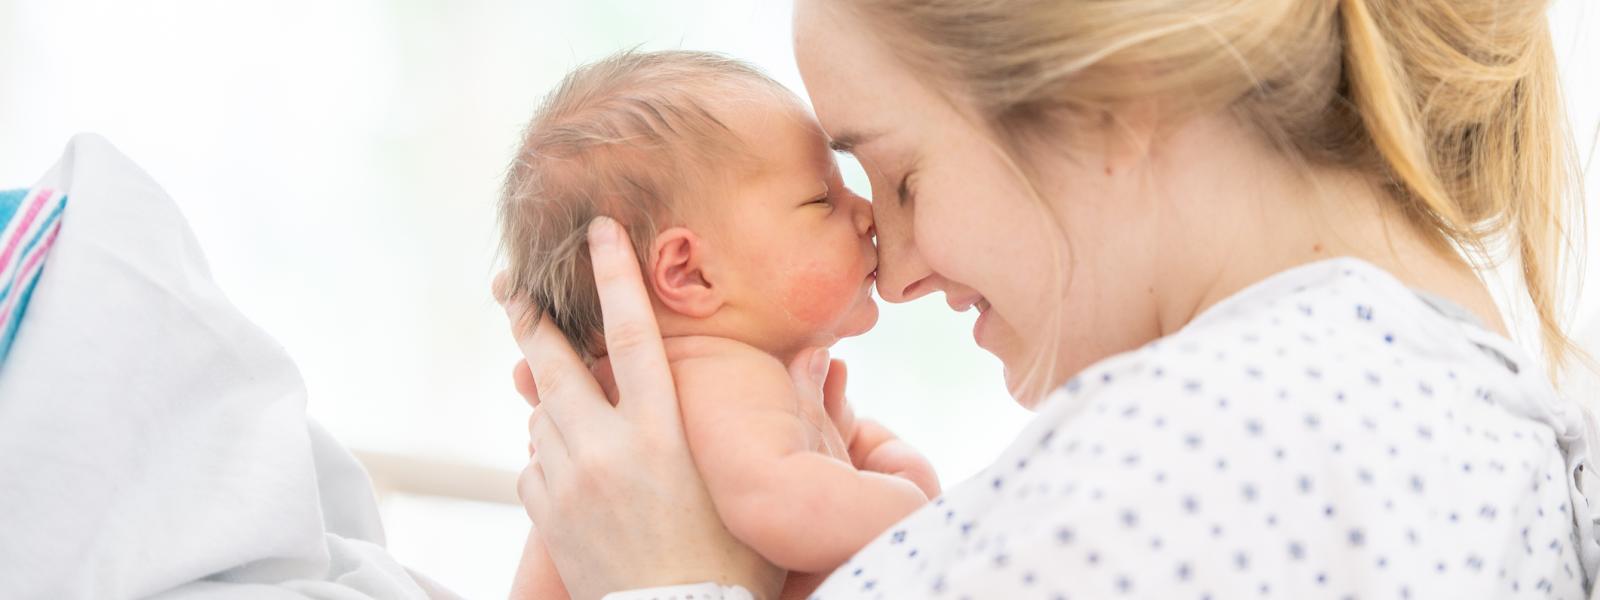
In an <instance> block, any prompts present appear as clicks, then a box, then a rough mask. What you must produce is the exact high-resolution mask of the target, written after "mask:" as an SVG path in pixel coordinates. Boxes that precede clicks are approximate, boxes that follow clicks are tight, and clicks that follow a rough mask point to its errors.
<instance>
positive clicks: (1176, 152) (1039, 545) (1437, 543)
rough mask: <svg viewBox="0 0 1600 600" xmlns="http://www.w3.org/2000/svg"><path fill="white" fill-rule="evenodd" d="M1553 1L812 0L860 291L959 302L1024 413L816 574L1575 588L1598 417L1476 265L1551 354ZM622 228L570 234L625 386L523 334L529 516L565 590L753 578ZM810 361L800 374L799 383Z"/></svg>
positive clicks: (798, 30) (1306, 588)
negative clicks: (1522, 285)
mask: <svg viewBox="0 0 1600 600" xmlns="http://www.w3.org/2000/svg"><path fill="white" fill-rule="evenodd" d="M1543 10H1544V3H1543V2H1533V1H1528V2H1504V1H1495V0H1481V1H1480V0H1469V1H1455V0H1449V1H1447V0H1425V1H1419V0H1406V1H1401V0H1339V1H1337V2H1334V1H1326V2H1259V3H1248V4H1244V5H1241V4H1240V3H1238V2H1231V1H1228V2H1224V1H1203V2H1183V3H1158V2H1147V1H1134V0H1126V1H1103V0H1102V1H1096V2H1084V1H1073V2H1055V1H1051V2H1036V1H1028V0H1012V1H1003V2H981V3H980V2H961V1H957V0H945V1H936V2H926V1H912V0H860V1H857V2H842V1H840V0H799V1H798V2H797V7H796V12H795V45H796V58H797V60H798V62H799V64H800V68H801V72H802V75H803V77H804V79H805V82H806V87H807V89H808V92H809V93H810V95H811V98H812V100H813V104H814V106H815V108H816V111H817V115H818V117H819V119H820V120H821V122H822V124H823V126H824V128H825V129H826V130H827V132H828V133H829V135H830V136H832V137H833V138H834V140H835V144H836V145H837V146H838V148H839V149H841V150H844V151H847V152H851V153H853V154H855V155H856V156H857V157H858V158H859V160H860V162H861V164H862V166H863V167H864V168H865V169H866V171H867V173H868V176H869V178H870V180H871V183H872V188H873V200H874V203H873V206H874V215H875V218H876V219H877V228H878V245H879V256H880V267H879V274H878V276H879V280H878V286H879V290H880V292H881V294H882V296H883V297H884V298H885V299H886V300H889V301H892V302H904V301H908V300H911V299H914V298H917V297H920V296H923V295H926V294H930V293H933V292H943V293H944V294H945V295H946V297H947V300H948V301H949V303H950V304H951V306H952V307H957V308H965V307H968V306H973V305H976V306H977V307H978V308H979V309H980V310H981V311H982V312H983V314H982V316H980V318H979V320H978V323H977V325H976V327H975V329H974V338H975V341H976V342H977V343H978V344H979V345H980V346H982V347H984V348H985V349H988V350H989V351H991V352H993V353H994V354H995V355H997V356H998V357H999V358H1000V359H1001V360H1002V361H1003V362H1004V363H1005V365H1006V367H1007V375H1006V378H1007V383H1008V386H1009V388H1010V389H1011V391H1012V393H1013V395H1014V396H1015V397H1016V399H1017V401H1018V402H1020V403H1022V404H1023V405H1025V406H1027V407H1029V408H1032V409H1034V410H1035V411H1036V412H1037V413H1038V415H1037V417H1036V418H1035V420H1034V422H1033V423H1032V424H1031V425H1030V426H1029V427H1028V428H1027V429H1026V430H1025V431H1024V432H1023V433H1022V434H1021V435H1020V436H1019V437H1018V439H1017V440H1016V442H1015V443H1014V444H1013V445H1012V447H1011V448H1009V449H1008V450H1007V451H1006V452H1005V453H1004V454H1002V456H1001V458H1000V459H999V460H997V461H996V462H995V463H994V464H993V465H992V466H990V467H989V468H988V469H987V470H985V471H984V472H983V473H982V474H981V475H980V476H978V477H976V478H974V479H973V480H972V481H968V482H966V483H964V484H963V485H961V486H959V487H957V488H955V489H952V490H950V491H949V492H947V493H946V495H945V496H944V497H942V498H940V499H939V500H937V501H935V502H934V503H933V504H932V505H930V506H928V507H925V508H924V509H923V510H922V511H919V512H918V513H916V514H914V515H912V516H911V517H910V518H908V519H907V520H906V521H904V522H902V523H901V524H900V525H899V526H897V527H896V528H895V529H893V530H892V531H890V532H886V533H885V535H884V536H882V537H880V538H879V539H878V540H877V541H876V542H874V543H873V544H871V545H869V546H868V547H867V548H865V549H863V550H862V551H861V552H860V553H859V554H858V555H857V556H856V557H855V558H854V559H852V561H851V562H850V563H849V564H847V565H846V566H844V567H843V568H841V569H839V570H838V571H836V572H835V573H834V574H833V576H832V577H831V578H829V579H828V580H827V581H826V582H825V583H824V584H823V585H822V586H821V587H820V588H819V589H818V590H817V592H816V595H817V596H819V597H823V598H858V597H860V598H868V597H883V598H912V597H938V596H945V597H952V598H959V597H975V598H976V597H995V598H1024V597H1041V598H1054V597H1073V598H1082V597H1107V596H1114V595H1118V594H1124V595H1137V596H1149V597H1193V598H1206V597H1217V598H1226V597H1239V596H1243V595H1245V594H1249V595H1252V596H1274V595H1284V596H1288V597H1347V596H1348V597H1398V598H1407V597H1412V598H1444V597H1448V598H1468V597H1496V598H1498V597H1507V596H1512V595H1516V594H1521V593H1526V594H1532V595H1540V596H1555V597H1584V596H1585V595H1586V593H1587V590H1588V589H1589V585H1590V583H1589V581H1590V579H1591V578H1592V577H1593V576H1594V574H1595V568H1596V565H1597V561H1600V546H1596V545H1595V541H1594V540H1595V536H1594V528H1593V521H1592V520H1591V519H1590V517H1589V514H1590V511H1589V507H1588V502H1587V501H1586V500H1585V498H1584V496H1583V494H1582V493H1581V492H1582V490H1581V489H1580V487H1587V486H1580V485H1579V484H1580V483H1581V480H1583V479H1584V478H1586V477H1587V476H1586V475H1582V474H1581V472H1582V466H1583V464H1584V463H1585V462H1586V461H1587V460H1588V458H1587V454H1586V453H1587V450H1586V443H1590V442H1588V439H1587V438H1588V437H1589V436H1586V435H1584V429H1585V427H1586V418H1585V417H1584V416H1583V413H1582V411H1581V410H1580V409H1579V407H1578V406H1577V405H1575V404H1563V403H1562V402H1561V401H1560V400H1558V398H1557V396H1556V395H1555V392H1554V391H1553V389H1552V387H1551V386H1550V384H1549V382H1548V381H1547V379H1546V377H1547V374H1546V373H1544V372H1542V371H1543V370H1542V369H1540V368H1538V367H1537V366H1535V365H1536V364H1537V363H1535V362H1534V361H1533V360H1530V359H1529V358H1528V357H1526V356H1524V355H1523V354H1522V353H1521V352H1520V351H1519V350H1518V349H1517V348H1516V347H1515V345H1513V344H1512V343H1511V342H1509V341H1508V340H1507V339H1506V336H1507V330H1506V327H1505V325H1504V324H1503V323H1502V322H1501V320H1500V318H1499V310H1498V308H1497V307H1496V305H1495V303H1494V301H1493V300H1492V299H1491V298H1490V296H1489V294H1488V292H1487V290H1486V289H1485V287H1484V285H1483V284H1482V282H1481V280H1480V279H1479V277H1478V271H1477V270H1476V269H1475V268H1474V264H1475V262H1474V261H1487V260H1488V259H1489V258H1491V250H1492V249H1496V248H1504V249H1507V250H1509V251H1510V252H1513V253H1514V255H1515V256H1516V257H1517V258H1518V259H1519V260H1520V261H1521V265H1522V271H1523V274H1524V275H1525V279H1526V286H1527V287H1526V291H1527V294H1528V298H1529V299H1530V300H1531V302H1532V305H1533V306H1534V308H1535V309H1536V312H1537V314H1538V317H1539V323H1540V326H1541V327H1540V330H1541V333H1542V335H1543V341H1544V347H1545V350H1546V352H1547V354H1548V355H1549V358H1550V360H1551V364H1560V363H1561V361H1562V360H1563V359H1564V358H1565V357H1566V356H1567V354H1568V353H1569V351H1570V348H1569V347H1570V342H1569V341H1568V340H1567V339H1566V338H1565V337H1564V336H1563V334H1562V331H1561V328H1560V325H1559V323H1558V319H1557V317H1556V314H1557V310H1556V307H1555V298H1557V297H1558V296H1557V294H1556V290H1557V286H1556V283H1555V279H1556V274H1557V273H1559V272H1560V266H1559V264H1560V261H1559V256H1558V248H1559V247H1560V244H1559V242H1560V240H1561V236H1562V232H1563V226H1564V224H1565V223H1566V222H1567V219H1568V216H1567V210H1566V209H1565V206H1564V204H1563V202H1564V200H1563V199H1564V198H1566V196H1565V194H1564V185H1565V184H1566V183H1567V182H1568V181H1569V179H1570V177H1571V174H1572V170H1571V169H1570V167H1569V164H1570V163H1569V162H1568V157H1567V154H1566V145H1565V143H1564V138H1563V137H1562V133H1561V132H1562V131H1563V129H1562V126H1561V124H1560V119H1559V106H1560V101H1559V95H1558V93H1557V90H1556V79H1555V71H1554V61H1553V58H1552V53H1551V48H1550V39H1549V34H1548V32H1547V31H1546V26H1545V21H1544V14H1543ZM619 237H620V232H618V231H617V230H616V229H615V227H614V226H612V225H611V224H609V223H606V222H603V221H602V222H598V223H597V224H596V225H595V226H594V228H593V229H592V231H591V244H592V245H593V255H594V263H595V270H596V279H597V281H598V285H599V287H600V292H601V296H602V298H603V303H604V304H605V311H604V312H605V315H606V320H607V335H608V346H609V347H610V348H611V351H612V354H611V357H610V358H611V367H612V369H614V373H615V379H616V385H617V388H618V392H619V394H620V398H621V400H620V401H619V404H618V406H617V407H616V408H612V407H611V406H610V405H609V404H607V402H606V401H605V396H604V395H603V394H602V393H601V392H600V388H599V385H598V384H597V383H596V382H595V380H594V378H593V377H591V376H590V374H589V373H588V372H587V371H585V370H583V367H582V365H581V363H579V362H577V361H576V360H575V359H573V358H572V353H571V350H570V349H569V348H567V347H566V345H565V343H564V342H563V341H562V340H561V339H560V336H559V334H556V333H553V331H554V330H553V328H549V327H540V328H538V332H536V333H535V334H534V335H533V336H531V337H530V338H529V339H526V340H523V343H522V346H523V349H524V352H525V353H526V354H527V356H528V360H529V362H530V364H531V365H532V374H535V376H533V377H531V381H530V378H529V373H528V372H527V371H519V382H518V383H519V385H518V387H519V390H521V391H523V393H524V395H526V396H528V397H529V399H530V401H532V402H533V403H534V404H535V405H536V407H537V409H536V412H535V418H534V419H533V420H532V423H531V427H530V432H531V436H532V442H533V445H534V446H535V447H536V448H537V450H538V452H537V454H536V455H535V458H534V460H533V461H531V462H530V465H529V467H528V469H527V470H525V471H524V477H523V481H522V482H521V486H520V487H521V492H522V495H523V498H524V501H525V503H526V504H527V506H528V509H529V513H530V514H531V515H532V516H533V517H534V519H535V521H537V522H539V523H540V525H541V529H543V531H544V533H545V535H546V536H547V538H546V540H547V542H548V543H549V545H550V548H551V552H552V554H553V555H554V556H555V558H556V562H557V564H558V566H559V567H560V569H561V571H562V577H563V580H564V581H566V582H567V583H568V587H569V589H571V590H572V592H573V593H574V595H575V597H598V596H600V595H602V594H606V593H611V592H619V591H623V590H635V591H633V592H627V593H623V594H619V595H618V596H617V597H622V598H635V597H637V598H655V597H663V598H665V597H670V596H672V595H674V594H679V595H684V594H698V595H694V596H692V597H696V598H700V597H708V598H716V597H727V598H732V597H739V594H742V593H744V591H749V592H751V593H753V594H754V595H756V596H757V597H771V595H772V593H773V592H774V590H775V582H773V581H771V580H770V579H768V578H764V577H763V575H762V573H763V572H764V571H763V570H762V568H761V567H760V565H759V561H754V560H751V556H750V553H749V550H748V549H746V548H744V547H742V546H741V545H739V544H738V543H737V542H736V541H735V540H733V539H732V538H731V537H730V536H729V535H728V533H727V532H726V531H725V530H724V529H722V527H721V526H720V524H719V523H718V521H717V519H716V515H715V511H714V510H713V509H712V507H711V506H710V504H709V503H708V501H707V499H706V497H705V492H704V490H703V485H702V484H701V483H700V481H699V479H698V476H697V474H696V473H695V471H694V468H693V465H692V464H691V463H690V461H689V458H688V454H687V452H686V451H685V450H684V444H683V437H682V432H681V430H680V427H679V424H678V421H677V415H676V410H675V407H676V404H675V402H676V394H680V393H681V394H690V393H694V391H693V390H677V391H675V390H674V387H673V383H672V381H671V376H670V373H669V371H668V368H667V359H666V356H665V353H664V352H663V350H662V347H661V343H660V340H659V336H658V335H657V334H656V332H655V329H654V323H653V322H652V321H651V319H650V311H649V309H648V298H647V297H646V295H645V293H644V290H643V287H642V285H641V284H640V282H639V281H638V274H637V266H636V263H635V262H634V260H633V258H632V256H631V255H630V254H628V253H627V252H626V250H624V249H625V248H627V244H625V243H618V242H619V240H618V238H619ZM1464 257H1465V258H1464ZM513 314H515V313H513ZM818 366H821V365H819V364H818V363H812V364H809V365H802V364H797V365H794V368H793V369H792V372H794V373H796V377H795V380H796V387H797V390H799V392H798V393H800V394H801V395H802V398H805V399H806V400H807V401H820V399H819V398H818V396H820V394H821V392H820V391H819V388H820V380H821V378H822V377H821V376H820V374H819V373H822V372H825V371H826V369H825V368H822V369H818V368H815V367H818ZM534 388H537V389H536V391H535V389H534ZM701 582H708V583H704V584H703V585H699V586H690V587H683V588H662V587H660V586H670V585H677V584H696V583H701Z"/></svg>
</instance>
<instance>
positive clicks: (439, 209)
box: [0, 0, 1600, 597]
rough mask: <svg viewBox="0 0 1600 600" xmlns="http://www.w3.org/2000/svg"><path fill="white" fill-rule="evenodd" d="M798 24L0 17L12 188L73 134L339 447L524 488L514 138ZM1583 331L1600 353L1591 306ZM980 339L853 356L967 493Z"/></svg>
mask: <svg viewBox="0 0 1600 600" xmlns="http://www.w3.org/2000/svg"><path fill="white" fill-rule="evenodd" d="M1596 12H1597V10H1596V8H1595V7H1594V6H1592V3H1590V2H1586V1H1585V0H1561V1H1559V2H1558V3H1557V8H1556V12H1555V14H1556V15H1557V17H1556V18H1555V19H1554V22H1555V23H1556V25H1557V39H1558V43H1560V44H1561V45H1562V50H1563V59H1564V66H1565V67H1566V70H1567V73H1568V75H1569V77H1568V86H1569V90H1568V91H1569V94H1570V99H1571V101H1572V105H1573V109H1574V110H1573V112H1574V117H1575V118H1574V121H1575V123H1576V124H1577V126H1578V129H1579V131H1581V132H1584V134H1585V136H1587V137H1588V138H1589V139H1590V140H1591V141H1592V139H1593V138H1592V136H1593V132H1595V131H1596V128H1597V127H1600V87H1597V83H1596V80H1595V77H1594V75H1596V74H1600V46H1597V40H1596V39H1595V38H1596V37H1597V36H1596V35H1594V32H1595V31H1596V29H1597V28H1600V15H1597V14H1596ZM788 13H789V8H788V3H787V2H775V1H771V0H761V1H760V2H752V1H749V0H681V1H672V0H652V1H648V2H645V1H639V2H635V1H625V0H597V1H585V2H548V1H541V2H528V1H524V0H456V1H451V2H443V1H439V2H382V1H380V0H344V1H339V2H331V1H326V0H278V1H264V0H254V1H245V0H241V1H230V2H206V1H202V0H146V1H140V2H121V1H112V0H0V187H21V186H26V185H28V184H30V183H32V181H33V180H34V178H36V177H37V176H38V175H40V174H42V172H43V171H44V170H45V169H46V168H47V167H48V166H49V165H50V164H51V162H52V161H53V160H54V157H55V156H56V153H57V152H58V151H59V149H60V148H61V146H62V144H63V143H64V142H65V141H66V139H67V138H68V136H70V135H71V134H72V133H73V132H77V131H96V132H100V133H102V134H104V135H106V136H107V137H109V138H110V139H111V140H112V141H113V142H114V143H116V144H118V145H119V146H120V147H121V148H122V149H123V150H124V151H125V152H127V153H128V154H129V155H131V156H132V157H133V158H134V159H135V160H136V161H138V162H139V163H140V164H142V165H144V166H145V168H146V169H147V170H149V171H150V172H151V173H152V174H153V175H154V176H155V177H156V179H157V180H159V181H161V182H164V184H165V185H166V187H167V189H168V191H169V192H171V193H172V195H173V196H174V197H175V198H176V200H177V202H178V203H179V205H180V206H181V207H182V209H183V210H184V212H185V213H186V214H187V215H188V217H189V218H190V220H191V221H192V223H193V226H194V228H195V230H196V233H197V234H198V236H199V238H200V240H201V242H202V243H203V244H204V245H205V247H206V249H207V251H208V253H209V255H210V258H211V261H212V264H213V266H214V270H215V273H216V276H217V278H218V279H219V280H220V282H221V284H222V286H223V288H224V289H225V290H227V291H228V292H229V294H230V296H231V297H232V298H233V299H234V301H235V302H237V303H238V304H239V306H240V307H241V308H242V309H243V310H244V311H245V312H246V313H247V314H249V315H251V316H252V317H253V318H255V319H256V320H257V321H259V322H260V323H261V324H262V325H263V326H264V327H265V328H266V329H267V330H268V331H271V332H273V334H274V335H276V336H277V337H278V339H279V340H281V341H282V342H283V344H284V345H285V346H286V347H287V348H288V350H289V352H290V353H291V354H292V355H293V356H294V357H295V358H296V359H297V360H298V361H299V363H300V365H301V368H302V370H303V371H304V374H305V378H306V381H307V385H308V387H309V388H310V392H311V404H310V406H309V410H310V412H311V414H313V415H314V416H315V417H316V418H318V419H319V420H321V421H323V422H324V423H325V424H326V425H327V426H328V427H329V429H331V430H332V431H333V432H334V433H335V434H336V435H338V436H339V437H341V438H342V439H344V440H345V441H346V442H347V443H349V444H350V445H352V446H355V447H357V448H359V449H366V450H373V451H382V452H388V453H399V454H413V455H420V456H428V457H432V458H444V459H452V460H459V461H464V462H469V463H473V464H482V465H487V466H495V467H502V468H507V469H516V468H519V467H520V465H521V464H522V462H523V460H524V459H525V451H524V448H525V443H526V433H525V431H524V424H525V419H526V416H527V409H526V407H525V405H523V404H522V402H521V401H520V400H519V399H518V398H517V397H516V396H515V395H514V394H513V393H512V391H511V389H510V385H509V376H508V374H509V369H510V366H511V364H512V361H513V360H514V358H515V356H516V351H515V349H514V348H513V346H512V345H511V344H510V342H509V340H508V338H507V336H506V335H505V333H504V324H503V319H502V317H501V316H500V314H499V311H498V309H497V308H496V307H495V306H494V305H493V303H492V302H491V301H490V299H489V297H488V294H487V291H486V290H487V282H488V279H489V276H490V274H491V273H492V272H493V270H494V264H495V263H494V256H493V247H494V240H495V227H494V223H493V216H492V202H493V200H494V197H495V194H496V187H497V185H498V182H499V178H500V176H501V172H502V169H503V167H504V165H505V164H506V162H507V161H508V160H509V157H510V153H511V150H512V148H513V144H514V141H515V137H516V132H517V130H518V128H519V127H520V126H521V124H522V122H523V121H524V120H525V119H527V117H528V116H529V113H530V111H531V110H532V107H533V106H534V105H535V103H536V102H537V99H538V97H539V95H540V94H542V93H543V92H544V91H545V90H546V89H548V87H549V86H550V85H551V84H552V83H554V82H555V81H556V79H557V78H559V77H560V75H561V74H562V73H563V72H565V71H566V70H568V69H569V68H571V67H573V66H575V65H577V64H580V63H582V62H585V61H587V60H591V59H594V58H597V57H599V56H602V55H604V54H606V53H609V52H611V51H614V50H617V49H621V48H626V47H631V46H634V45H639V44H642V45H643V46H644V47H645V48H664V47H687V48H700V49H712V50H720V51H723V52H727V53H730V54H732V55H734V56H737V57H740V58H744V59H747V60H750V61H753V62H755V63H757V64H759V65H761V66H763V67H765V68H766V69H768V70H769V71H770V72H772V73H773V74H774V75H775V76H776V77H777V78H778V79H779V80H781V81H783V82H784V83H786V84H788V85H790V86H792V87H794V88H796V89H799V87H800V82H799V79H798V77H797V75H796V74H795V69H794V66H793V60H792V57H791V55H790V36H789V31H788ZM855 177H856V179H855V180H854V181H855V185H858V186H862V187H864V186H865V182H864V180H862V179H861V178H860V177H859V174H857V175H855ZM1593 187H1595V188H1600V183H1596V184H1594V186H1593ZM1590 193H1591V196H1590V198H1591V202H1590V204H1591V205H1594V204H1595V202H1594V201H1593V200H1592V199H1593V198H1594V193H1595V192H1594V190H1591V192H1590ZM1595 220H1600V219H1595ZM1595 262H1596V263H1600V261H1595ZM1597 266H1600V265H1597ZM1590 279H1595V277H1591V278H1590ZM1585 309H1586V310H1585V312H1584V315H1583V317H1582V319H1583V320H1582V321H1581V323H1582V327H1583V329H1582V335H1584V336H1586V337H1585V338H1584V339H1585V343H1586V344H1587V345H1588V346H1589V347H1590V348H1593V349H1596V350H1600V303H1594V302H1589V303H1587V304H1586V305H1585ZM970 319H971V316H969V315H955V314H952V313H950V312H949V311H948V310H946V309H945V308H944V305H943V302H942V299H940V298H930V299H925V300H923V301H920V302H917V303H913V304H910V305H904V306H885V307H884V311H883V319H882V321H881V323H880V325H879V328H878V330H876V331H875V332H873V334H871V335H869V336H867V337H865V338H860V339H854V340H848V341H846V342H844V343H842V344H841V345H840V346H839V347H838V348H837V349H836V354H837V355H839V356H841V357H843V358H845V359H847V360H849V361H850V362H851V365H852V369H851V374H852V376H853V382H852V386H851V392H852V396H853V398H854V399H855V401H856V402H857V404H858V405H859V406H860V410H861V411H862V412H864V413H867V414H870V415H875V416H879V417H881V418H882V419H884V420H885V421H886V422H888V423H890V424H891V425H892V426H894V427H895V428H896V429H898V430H899V431H900V432H901V433H902V434H903V435H904V436H905V437H907V438H909V439H910V440H911V441H912V442H913V443H915V444H917V445H918V446H919V447H921V448H923V449H925V450H926V451H927V453H928V454H929V455H930V457H931V458H932V459H933V461H934V462H935V464H936V465H938V467H939V469H940V472H941V473H942V474H943V475H944V476H945V478H946V479H947V480H949V481H952V482H953V480H955V479H959V478H962V477H964V476H966V475H968V474H970V473H972V472H974V471H975V470H976V469H977V468H979V467H980V466H981V465H982V464H984V463H985V462H986V460H987V458H988V457H989V456H990V455H991V454H992V453H993V452H995V451H997V450H998V449H999V448H1000V447H1001V446H1002V445H1003V444H1004V443H1005V442H1006V440H1007V439H1008V438H1009V436H1010V435H1011V434H1012V432H1013V431H1014V430H1015V429H1016V428H1017V427H1018V426H1019V425H1020V423H1021V422H1022V421H1023V419H1024V418H1025V414H1024V413H1023V412H1022V411H1021V410H1020V409H1017V408H1016V407H1015V406H1014V405H1013V403H1012V402H1011V401H1010V400H1009V398H1007V397H1006V395H1005V393H1004V390H1003V387H1002V385H1001V384H1000V377H999V368H998V364H997V363H996V362H995V361H994V360H993V359H992V358H990V357H989V356H988V355H987V354H984V353H982V352H981V351H979V350H977V349H976V348H974V347H972V345H971V344H970V343H969V342H968V341H967V336H968V333H967V332H968V330H969V328H970V325H971V321H970ZM385 510H386V512H387V513H388V515H387V518H388V522H389V525H390V529H391V537H392V546H393V548H394V551H395V553H396V554H397V555H399V556H401V558H402V559H403V560H407V561H409V562H411V563H413V564H415V565H417V566H419V567H420V568H421V569H422V570H424V571H427V572H431V573H433V574H435V575H436V576H437V577H439V578H440V579H442V580H443V581H445V582H447V583H449V584H451V585H454V586H456V587H459V588H460V589H461V590H462V591H463V592H466V593H467V594H468V595H469V596H471V597H490V596H498V595H502V594H503V593H504V589H505V582H506V578H507V577H508V576H509V573H510V565H512V564H513V563H514V561H515V558H516V556H515V553H516V552H517V551H518V550H519V549H520V537H521V535H522V531H523V527H524V521H523V520H522V517H521V515H520V513H519V511H518V510H517V509H515V508H506V507H498V506H493V505H478V504H462V503H450V502H444V501H440V500H436V499H426V498H404V497H402V498H397V499H395V500H393V501H391V502H390V504H389V505H388V506H386V508H385Z"/></svg>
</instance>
